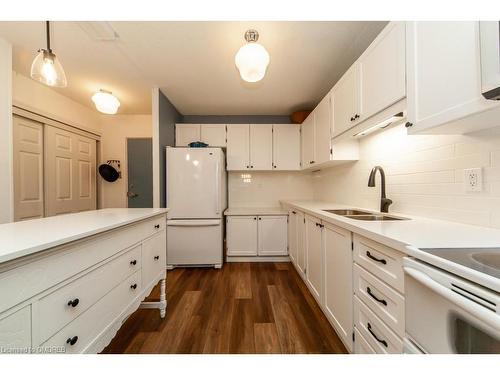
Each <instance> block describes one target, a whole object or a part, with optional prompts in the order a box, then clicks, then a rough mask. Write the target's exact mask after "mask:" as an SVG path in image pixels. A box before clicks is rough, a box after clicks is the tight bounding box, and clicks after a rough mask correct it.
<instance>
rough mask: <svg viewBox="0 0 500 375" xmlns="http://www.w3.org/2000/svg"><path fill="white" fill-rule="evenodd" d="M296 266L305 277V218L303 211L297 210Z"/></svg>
mask: <svg viewBox="0 0 500 375" xmlns="http://www.w3.org/2000/svg"><path fill="white" fill-rule="evenodd" d="M297 268H298V270H299V274H300V275H301V276H302V277H305V272H306V218H305V215H304V213H303V212H300V211H297Z"/></svg>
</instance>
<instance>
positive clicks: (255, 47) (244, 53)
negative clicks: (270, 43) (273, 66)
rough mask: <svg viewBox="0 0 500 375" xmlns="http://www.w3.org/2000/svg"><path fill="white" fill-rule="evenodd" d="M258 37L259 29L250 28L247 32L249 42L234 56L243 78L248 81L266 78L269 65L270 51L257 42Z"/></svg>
mask: <svg viewBox="0 0 500 375" xmlns="http://www.w3.org/2000/svg"><path fill="white" fill-rule="evenodd" d="M258 39H259V33H258V32H257V30H248V31H247V32H246V33H245V40H246V41H247V44H245V45H244V46H242V47H241V48H240V49H239V51H238V52H237V53H236V56H235V57H234V63H235V64H236V67H237V68H238V70H239V71H240V76H241V79H243V80H244V81H247V82H258V81H260V80H261V79H262V78H264V76H265V74H266V69H267V66H268V65H269V60H270V59H269V53H268V52H267V51H266V49H265V48H264V47H263V46H262V45H261V44H259V43H257V40H258Z"/></svg>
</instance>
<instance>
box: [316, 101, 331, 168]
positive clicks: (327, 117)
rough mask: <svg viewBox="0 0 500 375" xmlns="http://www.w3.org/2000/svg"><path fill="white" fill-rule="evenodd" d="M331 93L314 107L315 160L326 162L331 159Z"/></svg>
mask: <svg viewBox="0 0 500 375" xmlns="http://www.w3.org/2000/svg"><path fill="white" fill-rule="evenodd" d="M330 104H331V103H330V94H328V95H326V96H325V97H324V98H323V100H322V101H321V102H320V103H319V104H318V106H317V107H316V108H315V109H314V161H315V162H316V163H317V164H319V163H324V162H325V161H328V160H330V140H331V134H330V128H331V121H332V115H331V107H330Z"/></svg>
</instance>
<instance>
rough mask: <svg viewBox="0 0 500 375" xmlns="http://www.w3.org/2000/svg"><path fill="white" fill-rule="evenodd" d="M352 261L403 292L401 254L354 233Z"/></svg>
mask: <svg viewBox="0 0 500 375" xmlns="http://www.w3.org/2000/svg"><path fill="white" fill-rule="evenodd" d="M354 261H355V262H356V263H358V264H359V265H361V266H363V268H364V269H366V270H368V271H370V272H371V273H372V274H374V275H375V276H377V277H378V278H379V279H381V280H383V281H385V282H386V283H387V284H389V285H390V286H392V287H393V288H394V289H396V290H397V291H398V292H401V293H404V273H403V254H402V253H400V252H399V251H396V250H394V249H391V248H390V247H387V246H384V245H382V244H379V243H377V242H375V241H372V240H369V239H368V238H364V237H362V236H359V235H356V234H355V235H354Z"/></svg>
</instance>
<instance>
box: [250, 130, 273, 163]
mask: <svg viewBox="0 0 500 375" xmlns="http://www.w3.org/2000/svg"><path fill="white" fill-rule="evenodd" d="M272 167H273V126H272V125H271V124H252V125H250V168H251V169H253V170H259V171H270V170H271V169H272Z"/></svg>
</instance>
